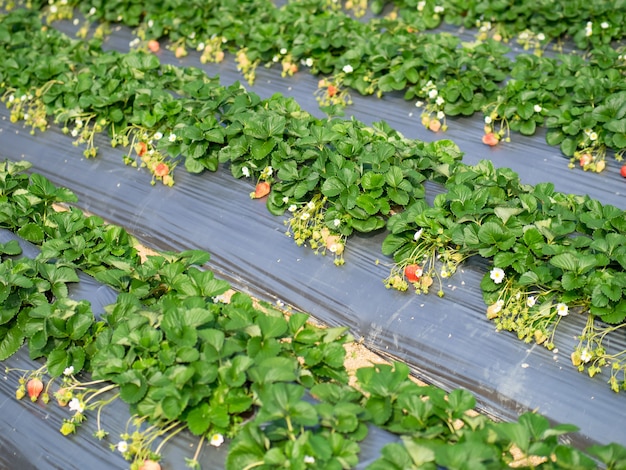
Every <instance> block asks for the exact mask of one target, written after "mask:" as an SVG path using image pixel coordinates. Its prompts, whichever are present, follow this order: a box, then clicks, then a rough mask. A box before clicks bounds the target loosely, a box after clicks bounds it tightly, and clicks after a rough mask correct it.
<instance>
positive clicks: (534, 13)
mask: <svg viewBox="0 0 626 470" xmlns="http://www.w3.org/2000/svg"><path fill="white" fill-rule="evenodd" d="M370 3H371V9H372V11H373V12H375V13H377V14H379V13H381V12H382V11H383V9H384V8H385V7H386V6H391V5H393V7H394V9H395V11H396V12H395V14H397V15H398V17H400V18H401V19H402V20H403V21H405V22H406V23H408V24H411V25H413V26H415V27H416V28H417V29H418V30H422V31H423V30H426V29H433V28H436V27H437V26H439V25H441V24H442V23H448V24H453V25H458V26H464V27H466V28H477V29H478V30H479V37H481V38H484V37H487V36H490V37H495V38H497V39H498V40H501V41H505V42H508V41H511V40H514V39H515V40H517V42H518V43H520V44H522V45H524V48H525V49H528V48H531V47H537V48H546V46H548V45H549V44H550V43H552V42H553V43H554V45H555V46H556V47H560V46H562V45H563V43H564V42H565V41H568V40H571V41H573V42H574V44H575V45H576V47H578V48H579V49H581V50H585V49H589V48H591V47H595V46H601V45H607V44H611V43H614V42H616V41H619V40H621V39H623V38H624V36H625V35H626V30H625V29H624V21H623V19H624V15H625V14H626V3H624V2H622V1H618V2H615V1H611V0H602V1H598V2H594V3H593V4H590V3H589V2H585V1H583V0H573V1H557V2H549V3H546V2H544V1H541V0H523V1H515V2H504V1H502V0H486V1H477V0H470V1H465V0H392V1H385V0H373V1H371V2H370Z"/></svg>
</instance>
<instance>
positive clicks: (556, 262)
mask: <svg viewBox="0 0 626 470" xmlns="http://www.w3.org/2000/svg"><path fill="white" fill-rule="evenodd" d="M550 264H551V265H552V266H556V267H557V268H561V269H563V270H565V271H576V270H577V269H578V262H577V260H576V255H574V254H573V253H561V254H559V255H555V256H553V257H552V258H550Z"/></svg>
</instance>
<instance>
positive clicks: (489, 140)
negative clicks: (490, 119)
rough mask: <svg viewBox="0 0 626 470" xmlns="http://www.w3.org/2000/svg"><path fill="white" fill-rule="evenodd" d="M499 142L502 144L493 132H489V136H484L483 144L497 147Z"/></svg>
mask: <svg viewBox="0 0 626 470" xmlns="http://www.w3.org/2000/svg"><path fill="white" fill-rule="evenodd" d="M498 142H500V139H499V138H498V136H497V135H496V134H494V133H493V132H489V133H488V134H485V135H484V136H483V144H486V145H490V146H492V147H493V146H494V145H497V144H498Z"/></svg>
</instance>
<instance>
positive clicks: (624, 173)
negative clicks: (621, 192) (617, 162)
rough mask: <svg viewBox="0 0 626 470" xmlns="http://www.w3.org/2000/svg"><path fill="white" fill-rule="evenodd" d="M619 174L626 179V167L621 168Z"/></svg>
mask: <svg viewBox="0 0 626 470" xmlns="http://www.w3.org/2000/svg"><path fill="white" fill-rule="evenodd" d="M619 174H620V175H622V176H623V177H624V178H626V165H624V166H623V167H622V168H620V170H619Z"/></svg>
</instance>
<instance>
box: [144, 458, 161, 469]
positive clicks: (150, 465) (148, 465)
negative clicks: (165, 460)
mask: <svg viewBox="0 0 626 470" xmlns="http://www.w3.org/2000/svg"><path fill="white" fill-rule="evenodd" d="M139 470H161V464H159V462H156V461H154V460H144V461H143V465H142V466H141V467H139Z"/></svg>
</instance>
